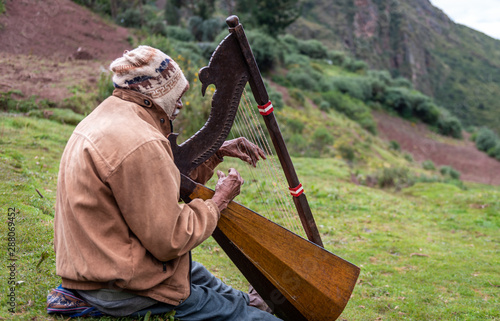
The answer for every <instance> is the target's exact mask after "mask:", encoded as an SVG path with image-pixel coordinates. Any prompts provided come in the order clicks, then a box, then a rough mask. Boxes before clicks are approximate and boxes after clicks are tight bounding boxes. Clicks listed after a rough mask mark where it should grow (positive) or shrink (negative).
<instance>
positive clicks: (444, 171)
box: [439, 166, 460, 179]
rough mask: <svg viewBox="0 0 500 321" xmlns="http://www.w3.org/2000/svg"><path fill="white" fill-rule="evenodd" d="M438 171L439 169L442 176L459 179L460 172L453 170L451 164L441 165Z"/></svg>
mask: <svg viewBox="0 0 500 321" xmlns="http://www.w3.org/2000/svg"><path fill="white" fill-rule="evenodd" d="M439 171H440V173H441V175H443V176H448V177H450V178H452V179H460V172H459V171H457V170H455V169H454V168H453V167H451V166H441V168H440V169H439Z"/></svg>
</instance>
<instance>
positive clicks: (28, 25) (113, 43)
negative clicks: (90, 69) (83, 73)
mask: <svg viewBox="0 0 500 321" xmlns="http://www.w3.org/2000/svg"><path fill="white" fill-rule="evenodd" d="M0 25H2V28H1V30H0V43H1V44H2V45H1V48H0V51H1V52H7V53H14V54H27V55H36V56H42V57H50V58H53V59H57V60H61V59H63V60H65V59H67V58H68V57H70V56H71V55H73V54H74V53H75V52H76V51H77V50H78V48H80V47H81V48H82V49H83V50H85V51H86V52H88V53H89V54H90V55H91V56H92V58H96V59H114V58H116V56H117V55H119V54H121V53H122V52H123V50H124V48H128V47H129V45H128V44H127V41H126V39H127V35H128V31H127V29H125V28H121V27H117V26H114V25H112V24H110V23H106V22H105V21H104V20H103V19H101V18H100V17H99V16H97V15H95V14H93V13H91V12H90V11H89V10H87V9H85V8H82V7H80V6H78V5H77V4H75V3H73V2H71V1H69V0H43V1H37V0H7V1H6V14H4V15H2V16H0Z"/></svg>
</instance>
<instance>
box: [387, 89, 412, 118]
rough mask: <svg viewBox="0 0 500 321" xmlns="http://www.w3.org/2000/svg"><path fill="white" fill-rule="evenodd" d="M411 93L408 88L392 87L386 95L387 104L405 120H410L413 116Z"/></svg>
mask: <svg viewBox="0 0 500 321" xmlns="http://www.w3.org/2000/svg"><path fill="white" fill-rule="evenodd" d="M410 96H411V93H410V91H409V90H408V89H406V88H395V87H390V88H388V89H387V92H386V95H385V99H384V100H385V101H384V102H385V104H386V105H387V106H388V107H390V108H391V109H393V110H395V111H396V112H397V113H398V114H399V115H401V116H402V117H404V118H410V117H411V116H412V114H413V108H412V101H411V97H410Z"/></svg>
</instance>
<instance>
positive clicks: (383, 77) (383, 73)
mask: <svg viewBox="0 0 500 321" xmlns="http://www.w3.org/2000/svg"><path fill="white" fill-rule="evenodd" d="M368 77H371V78H375V79H377V80H379V81H381V82H382V83H383V84H384V85H386V86H391V85H392V76H391V73H390V72H389V71H387V70H368Z"/></svg>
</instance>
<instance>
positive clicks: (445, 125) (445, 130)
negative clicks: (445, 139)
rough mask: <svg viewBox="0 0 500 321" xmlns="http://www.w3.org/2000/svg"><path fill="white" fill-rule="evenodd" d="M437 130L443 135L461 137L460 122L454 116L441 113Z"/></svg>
mask: <svg viewBox="0 0 500 321" xmlns="http://www.w3.org/2000/svg"><path fill="white" fill-rule="evenodd" d="M437 126H438V131H439V133H440V134H442V135H445V136H451V137H453V138H457V139H461V138H462V123H461V122H460V121H459V120H458V118H456V117H455V116H451V115H441V117H440V118H439V120H438V124H437Z"/></svg>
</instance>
